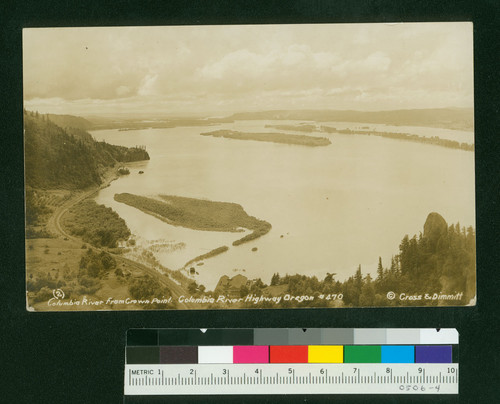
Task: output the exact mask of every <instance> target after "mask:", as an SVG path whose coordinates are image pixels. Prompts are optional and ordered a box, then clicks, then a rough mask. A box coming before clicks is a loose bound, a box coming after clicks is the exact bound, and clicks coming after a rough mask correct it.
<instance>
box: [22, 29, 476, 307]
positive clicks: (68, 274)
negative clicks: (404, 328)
mask: <svg viewBox="0 0 500 404" xmlns="http://www.w3.org/2000/svg"><path fill="white" fill-rule="evenodd" d="M473 60H474V57H473V25H472V23H471V22H440V23H436V22H433V23H373V24H368V23H364V24H291V25H288V24H270V25H197V26H195V25H191V26H136V27H80V28H25V29H23V91H24V94H23V97H24V105H23V107H24V114H23V115H24V116H23V118H24V166H25V236H26V249H25V251H26V309H27V310H28V311H36V312H42V311H95V310H172V309H174V310H176V309H177V310H190V309H195V310H205V309H257V308H266V309H281V308H311V307H321V308H332V309H334V308H348V307H406V306H412V307H415V306H417V307H418V306H472V305H475V304H476V234H475V229H476V226H475V171H474V165H475V162H474V75H473Z"/></svg>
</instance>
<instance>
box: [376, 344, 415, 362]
mask: <svg viewBox="0 0 500 404" xmlns="http://www.w3.org/2000/svg"><path fill="white" fill-rule="evenodd" d="M382 363H415V347H414V346H413V345H392V346H391V345H383V346H382Z"/></svg>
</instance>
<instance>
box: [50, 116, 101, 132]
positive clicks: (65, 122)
mask: <svg viewBox="0 0 500 404" xmlns="http://www.w3.org/2000/svg"><path fill="white" fill-rule="evenodd" d="M48 117H49V119H50V120H51V121H52V122H54V123H55V124H56V125H57V126H60V127H61V128H63V129H65V128H75V129H81V130H89V129H91V128H92V127H93V126H94V124H93V123H92V122H90V121H88V120H87V119H85V118H81V117H79V116H74V115H56V114H48Z"/></svg>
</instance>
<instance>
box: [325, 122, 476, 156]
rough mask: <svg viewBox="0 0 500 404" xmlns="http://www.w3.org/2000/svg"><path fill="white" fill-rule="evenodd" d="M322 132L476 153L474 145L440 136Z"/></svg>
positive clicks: (328, 129)
mask: <svg viewBox="0 0 500 404" xmlns="http://www.w3.org/2000/svg"><path fill="white" fill-rule="evenodd" d="M320 131H321V132H326V133H340V134H343V135H365V136H380V137H385V138H389V139H396V140H407V141H411V142H417V143H425V144H432V145H435V146H442V147H447V148H449V149H460V150H466V151H474V145H473V144H469V143H464V142H462V143H461V142H458V141H456V140H449V139H442V138H440V137H438V136H432V137H426V136H419V135H415V134H412V133H400V132H380V131H376V130H352V129H337V128H333V127H331V126H321V127H320Z"/></svg>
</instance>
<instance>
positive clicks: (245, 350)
mask: <svg viewBox="0 0 500 404" xmlns="http://www.w3.org/2000/svg"><path fill="white" fill-rule="evenodd" d="M233 363H269V346H267V345H265V346H259V345H252V346H234V347H233Z"/></svg>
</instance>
